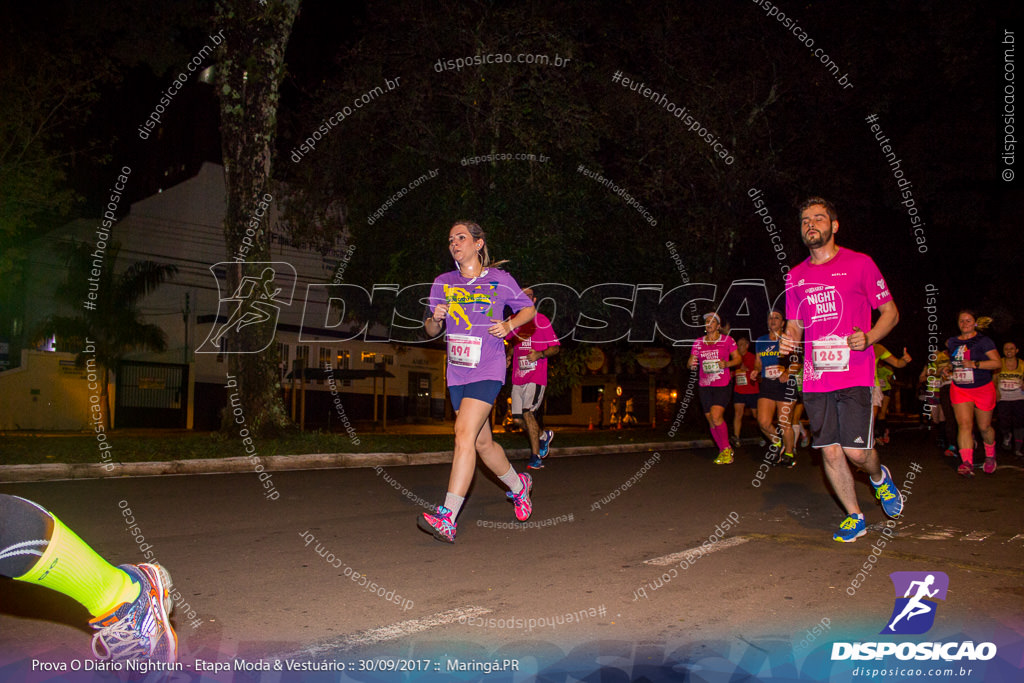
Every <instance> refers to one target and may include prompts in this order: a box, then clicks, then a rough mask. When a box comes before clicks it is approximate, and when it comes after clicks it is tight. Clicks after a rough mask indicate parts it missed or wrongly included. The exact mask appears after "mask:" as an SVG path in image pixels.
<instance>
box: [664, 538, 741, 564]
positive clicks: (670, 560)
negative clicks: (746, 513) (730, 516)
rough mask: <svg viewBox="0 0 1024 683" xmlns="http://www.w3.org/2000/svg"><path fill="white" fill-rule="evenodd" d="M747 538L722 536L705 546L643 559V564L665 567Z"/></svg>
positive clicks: (730, 545) (735, 543)
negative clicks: (720, 538)
mask: <svg viewBox="0 0 1024 683" xmlns="http://www.w3.org/2000/svg"><path fill="white" fill-rule="evenodd" d="M749 540H750V539H749V538H747V537H746V536H732V537H730V538H723V539H722V540H721V541H717V542H715V543H711V544H709V546H708V547H707V548H704V547H703V546H699V545H698V546H696V547H693V548H690V549H689V550H683V551H681V552H678V553H672V554H671V555H662V556H661V557H655V558H654V559H652V560H644V564H651V565H654V566H656V567H667V566H669V565H672V564H676V563H677V562H680V561H681V560H685V559H686V558H687V557H690V558H692V557H694V556H697V557H703V556H704V555H708V554H710V553H713V552H716V551H718V550H725V549H726V548H731V547H733V546H736V545H740V544H741V543H746V542H747V541H749Z"/></svg>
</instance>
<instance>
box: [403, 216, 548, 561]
mask: <svg viewBox="0 0 1024 683" xmlns="http://www.w3.org/2000/svg"><path fill="white" fill-rule="evenodd" d="M484 237H485V235H484V231H483V229H481V227H480V226H479V225H477V224H476V223H473V222H471V221H458V222H457V223H455V225H453V226H452V229H451V230H450V231H449V233H448V251H449V252H450V253H451V255H452V258H454V259H455V267H456V269H455V270H453V271H450V272H448V273H444V274H442V275H440V276H438V278H437V279H436V280H434V284H433V285H432V286H431V288H430V310H429V312H428V315H429V317H428V318H427V319H426V320H425V321H424V327H425V328H426V331H427V334H428V335H430V336H431V337H436V336H437V335H438V334H440V332H441V330H442V329H444V333H445V342H446V348H447V352H448V361H447V366H446V372H445V374H446V376H447V381H448V393H449V395H450V397H451V401H452V407H453V408H454V409H455V453H454V456H453V458H452V471H451V476H450V477H449V479H448V493H447V495H446V496H445V500H444V505H440V506H438V507H437V508H436V509H435V510H434V511H433V512H424V513H423V514H421V515H420V516H419V517H418V518H417V520H416V521H417V524H418V526H419V527H420V528H421V529H423V530H424V531H426V532H428V533H430V534H433V536H434V538H436V539H437V540H439V541H444V542H446V543H454V542H455V531H456V528H457V524H456V522H455V519H456V517H458V515H459V510H461V509H462V504H463V502H464V501H465V500H466V493H467V492H468V491H469V485H470V483H472V481H473V473H474V472H475V470H476V456H477V455H478V454H479V455H480V459H481V460H483V462H484V464H485V465H487V467H488V469H490V470H491V471H492V472H494V475H495V476H496V477H498V479H500V480H501V481H502V483H504V484H505V485H506V486H508V487H509V490H510V492H511V498H512V502H513V503H515V510H516V518H517V519H518V520H519V521H520V522H525V521H526V520H527V519H529V518H530V514H531V513H532V512H533V504H532V503H531V501H530V489H531V488H532V486H533V481H532V480H531V478H530V475H529V474H526V473H523V474H517V473H516V471H515V469H513V468H512V465H511V464H509V461H508V458H507V457H505V450H504V449H503V448H502V447H501V446H500V445H499V444H497V443H495V441H494V439H493V437H492V436H491V424H490V420H489V418H490V415H491V408H492V407H493V406H494V401H495V399H496V398H497V397H498V392H499V391H500V390H501V387H502V385H503V384H504V382H505V342H504V339H505V337H506V336H508V334H509V333H510V332H512V330H514V329H516V328H517V327H520V326H522V325H524V324H526V323H528V322H529V321H530V320H532V319H533V316H534V315H536V312H537V311H536V309H535V308H534V307H533V302H532V301H530V299H529V298H528V297H527V296H526V295H525V294H523V290H522V288H520V287H519V285H518V284H517V283H516V281H515V279H513V278H512V276H511V275H509V274H508V273H506V272H504V271H502V270H498V268H497V266H498V265H501V263H503V262H499V263H496V264H492V263H491V261H490V257H489V256H488V253H487V243H486V242H485V240H484ZM505 306H508V307H509V308H511V309H512V310H513V311H514V312H515V314H514V315H513V316H512V317H511V318H509V319H508V320H504V319H502V315H503V313H504V310H505Z"/></svg>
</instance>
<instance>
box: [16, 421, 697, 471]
mask: <svg viewBox="0 0 1024 683" xmlns="http://www.w3.org/2000/svg"><path fill="white" fill-rule="evenodd" d="M556 433H557V439H556V440H555V448H556V449H557V448H568V447H572V446H604V445H609V444H631V443H635V444H639V443H651V442H665V441H685V440H689V439H695V438H708V435H707V434H706V433H696V432H695V431H694V430H686V431H685V432H684V431H680V432H678V433H677V434H676V436H675V438H674V439H670V438H669V437H668V435H667V433H666V430H665V429H649V428H638V429H623V430H621V431H619V430H594V431H587V430H578V429H567V430H564V431H560V430H557V429H556ZM358 439H359V444H353V443H352V439H350V438H349V437H348V436H347V435H346V434H333V433H325V432H306V433H303V434H292V435H287V436H283V437H280V438H277V439H257V440H256V442H255V443H256V448H257V453H258V454H259V455H261V456H265V455H300V454H307V453H422V452H429V451H447V450H451V448H452V435H451V433H450V432H449V433H445V434H394V433H380V432H371V431H368V430H363V431H360V432H358ZM495 440H496V441H497V442H498V443H500V444H501V445H502V446H504V447H505V448H509V449H519V448H525V447H526V443H527V442H526V436H525V435H523V434H521V433H519V434H505V433H502V432H499V433H498V434H495ZM108 442H109V443H110V445H111V448H110V450H109V451H107V452H108V453H110V455H111V458H112V460H113V462H157V461H165V460H192V459H196V458H232V457H239V456H245V455H246V452H245V448H244V447H243V446H242V443H241V440H240V439H239V438H238V437H237V436H225V435H223V434H219V433H210V432H198V433H196V432H175V433H169V434H166V435H162V434H159V433H156V432H154V433H153V434H147V435H139V434H132V433H127V434H123V435H121V434H118V433H117V432H113V433H112V434H110V435H109V438H108ZM0 453H2V456H0V464H3V465H37V464H43V463H58V462H59V463H92V462H100V455H99V453H100V451H99V450H98V448H97V443H96V438H95V437H94V436H93V435H91V434H81V435H78V434H76V435H49V436H38V435H31V436H29V435H26V436H21V435H16V436H9V435H8V436H0Z"/></svg>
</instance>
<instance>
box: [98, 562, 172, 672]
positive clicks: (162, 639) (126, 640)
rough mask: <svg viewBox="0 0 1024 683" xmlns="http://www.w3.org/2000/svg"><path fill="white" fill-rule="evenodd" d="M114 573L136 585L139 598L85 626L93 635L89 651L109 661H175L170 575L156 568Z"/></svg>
mask: <svg viewBox="0 0 1024 683" xmlns="http://www.w3.org/2000/svg"><path fill="white" fill-rule="evenodd" d="M118 569H120V570H122V571H123V572H124V573H126V574H127V575H128V576H130V577H131V579H132V582H134V583H137V584H139V597H137V598H135V600H134V602H123V603H121V604H120V605H118V606H117V607H115V608H114V609H112V610H110V611H109V612H107V613H106V614H101V615H100V616H98V617H96V618H95V619H93V620H91V621H90V622H89V625H90V626H92V627H93V628H94V629H96V631H97V633H96V634H95V635H94V636H93V637H92V651H93V654H95V655H96V657H98V658H99V659H102V660H112V661H125V660H133V661H134V660H141V659H145V660H152V661H155V662H165V663H168V664H172V663H174V662H175V661H177V659H178V636H177V635H176V634H175V633H174V628H172V627H171V620H170V613H171V610H172V609H174V603H173V601H172V600H171V586H172V585H173V584H172V583H171V575H170V574H168V573H167V570H166V569H164V568H163V567H161V566H160V565H159V564H155V563H154V564H138V565H135V564H123V565H121V566H120V567H118Z"/></svg>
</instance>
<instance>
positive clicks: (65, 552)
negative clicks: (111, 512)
mask: <svg viewBox="0 0 1024 683" xmlns="http://www.w3.org/2000/svg"><path fill="white" fill-rule="evenodd" d="M50 517H52V518H53V533H52V534H51V535H50V542H49V544H48V545H47V547H46V552H44V553H43V556H42V557H40V558H39V561H38V562H36V564H35V565H34V566H33V567H32V569H30V570H28V571H27V572H25V574H24V575H23V576H18V577H15V578H16V580H18V581H25V582H26V583H33V584H36V585H39V586H45V587H47V588H49V589H51V590H55V591H57V592H58V593H63V594H64V595H67V596H68V597H71V598H74V599H75V600H77V601H78V602H80V603H82V605H83V606H84V607H85V608H86V609H87V610H89V613H90V614H92V615H93V616H94V617H98V616H100V615H102V614H106V613H107V612H109V611H111V610H112V609H114V608H115V607H118V606H119V605H121V603H124V602H131V601H134V600H135V598H137V597H139V591H140V590H141V587H140V586H139V584H137V583H134V582H133V581H132V578H131V577H130V576H128V574H126V573H125V572H124V571H122V570H120V569H118V568H117V567H115V566H113V565H112V564H110V563H109V562H107V561H106V560H104V559H103V558H102V557H100V556H99V555H97V554H96V551H95V550H93V549H92V548H90V547H89V546H88V545H87V544H86V543H85V541H83V540H82V539H80V538H79V537H78V536H77V535H76V534H75V532H74V531H72V530H71V529H69V528H67V527H66V526H64V524H63V522H61V521H60V520H59V519H57V517H56V516H55V515H54V514H53V513H50Z"/></svg>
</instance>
